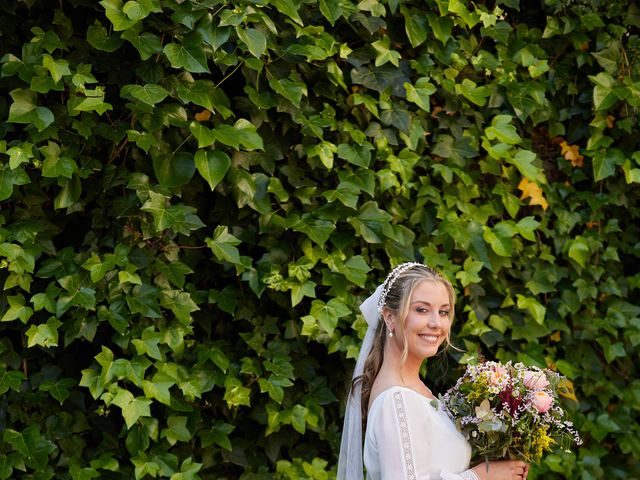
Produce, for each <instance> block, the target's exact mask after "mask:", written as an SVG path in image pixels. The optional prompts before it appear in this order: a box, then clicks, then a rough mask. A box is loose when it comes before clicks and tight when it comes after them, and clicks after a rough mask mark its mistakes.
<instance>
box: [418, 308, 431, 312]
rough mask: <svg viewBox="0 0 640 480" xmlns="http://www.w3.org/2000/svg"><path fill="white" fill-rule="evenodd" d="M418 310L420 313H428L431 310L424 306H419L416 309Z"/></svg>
mask: <svg viewBox="0 0 640 480" xmlns="http://www.w3.org/2000/svg"><path fill="white" fill-rule="evenodd" d="M416 311H417V312H418V313H428V312H429V310H427V309H426V308H424V307H418V308H417V309H416Z"/></svg>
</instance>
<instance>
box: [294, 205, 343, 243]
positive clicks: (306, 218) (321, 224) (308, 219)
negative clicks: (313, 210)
mask: <svg viewBox="0 0 640 480" xmlns="http://www.w3.org/2000/svg"><path fill="white" fill-rule="evenodd" d="M291 228H293V229H294V230H295V231H297V232H302V233H304V234H305V235H307V236H308V237H309V238H310V239H311V240H312V241H314V242H315V243H317V244H318V245H320V246H322V245H324V244H325V243H326V242H327V240H329V237H330V236H331V233H332V232H333V231H334V230H335V229H336V225H335V224H334V223H333V222H331V221H329V220H321V219H318V218H314V217H313V216H312V215H310V214H308V213H305V214H304V215H303V216H302V218H301V219H300V220H299V221H298V222H297V223H295V224H294V225H293V226H292V227H291Z"/></svg>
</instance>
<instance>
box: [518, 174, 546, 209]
mask: <svg viewBox="0 0 640 480" xmlns="http://www.w3.org/2000/svg"><path fill="white" fill-rule="evenodd" d="M518 189H519V190H521V191H522V195H521V196H520V200H524V199H526V198H528V199H529V205H540V206H541V207H542V209H543V210H545V211H546V210H547V208H549V203H548V202H547V200H546V199H545V198H544V194H543V193H542V189H541V188H540V187H539V186H538V184H537V183H535V182H530V181H529V179H528V178H523V179H522V180H521V181H520V183H519V184H518Z"/></svg>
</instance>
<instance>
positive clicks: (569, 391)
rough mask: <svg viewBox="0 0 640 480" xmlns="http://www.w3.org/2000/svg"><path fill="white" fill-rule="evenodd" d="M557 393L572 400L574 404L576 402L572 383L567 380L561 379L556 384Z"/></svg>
mask: <svg viewBox="0 0 640 480" xmlns="http://www.w3.org/2000/svg"><path fill="white" fill-rule="evenodd" d="M558 393H559V394H560V395H561V396H562V397H565V398H568V399H569V400H573V401H575V402H577V401H578V399H577V398H576V392H575V390H574V389H573V382H572V381H571V380H569V379H568V378H562V379H561V380H560V381H559V382H558Z"/></svg>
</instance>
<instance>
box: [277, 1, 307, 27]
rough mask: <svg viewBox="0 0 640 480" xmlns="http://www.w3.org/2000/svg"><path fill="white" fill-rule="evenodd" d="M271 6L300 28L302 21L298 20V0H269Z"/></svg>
mask: <svg viewBox="0 0 640 480" xmlns="http://www.w3.org/2000/svg"><path fill="white" fill-rule="evenodd" d="M270 1H271V4H272V5H273V6H274V7H276V9H277V10H278V11H279V12H282V13H284V14H285V15H286V16H287V17H289V18H290V19H291V20H293V21H294V22H296V23H297V24H298V25H300V26H302V25H303V23H302V19H301V18H300V14H299V13H298V8H299V7H300V1H299V0H270Z"/></svg>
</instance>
